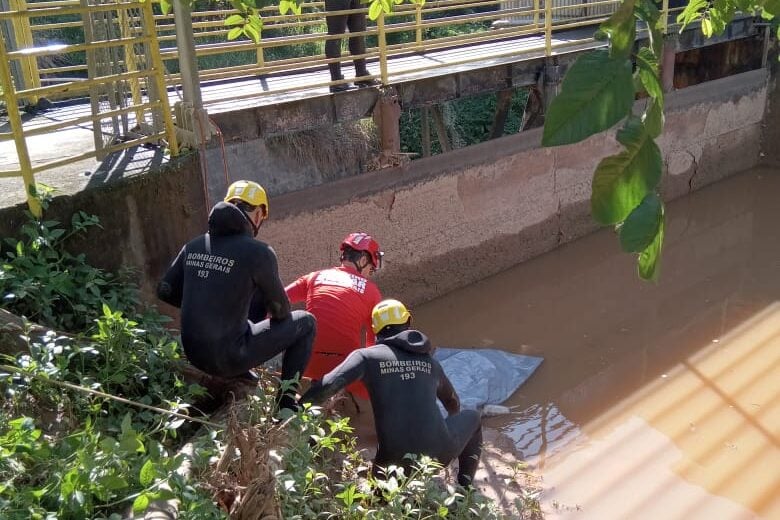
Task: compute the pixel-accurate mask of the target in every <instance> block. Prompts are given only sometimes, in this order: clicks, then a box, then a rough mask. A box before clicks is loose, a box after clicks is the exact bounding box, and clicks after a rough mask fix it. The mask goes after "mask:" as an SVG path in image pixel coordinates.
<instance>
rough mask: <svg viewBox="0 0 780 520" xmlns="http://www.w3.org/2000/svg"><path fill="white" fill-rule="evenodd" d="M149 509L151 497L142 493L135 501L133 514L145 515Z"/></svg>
mask: <svg viewBox="0 0 780 520" xmlns="http://www.w3.org/2000/svg"><path fill="white" fill-rule="evenodd" d="M147 507H149V496H148V495H147V494H146V493H141V494H140V495H138V497H137V498H136V499H135V500H134V501H133V513H135V514H139V513H143V512H144V511H146V508H147Z"/></svg>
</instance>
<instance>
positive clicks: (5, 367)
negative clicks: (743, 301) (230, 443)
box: [0, 365, 225, 429]
mask: <svg viewBox="0 0 780 520" xmlns="http://www.w3.org/2000/svg"><path fill="white" fill-rule="evenodd" d="M0 370H7V371H8V372H13V373H15V374H20V375H24V376H28V377H32V378H34V379H37V380H39V381H44V382H47V383H51V384H53V385H57V386H62V387H65V388H69V389H71V390H77V391H79V392H84V393H87V394H93V395H96V396H98V397H105V398H106V399H113V400H114V401H118V402H120V403H124V404H129V405H131V406H137V407H138V408H145V409H147V410H151V411H153V412H157V413H163V414H166V415H172V416H174V417H178V418H180V419H184V420H187V421H192V422H196V423H200V424H204V425H206V426H211V427H212V428H219V429H224V428H225V425H224V424H217V423H213V422H209V421H205V420H203V419H198V418H197V417H190V416H189V415H184V414H181V413H178V412H172V411H170V410H163V409H162V408H157V407H156V406H150V405H148V404H143V403H138V402H136V401H131V400H130V399H125V398H124V397H119V396H116V395H111V394H107V393H105V392H101V391H99V390H92V389H91V388H85V387H83V386H79V385H74V384H72V383H66V382H64V381H56V380H54V379H49V378H47V377H43V376H40V375H38V374H30V373H29V372H25V371H24V370H22V369H20V368H17V367H14V366H11V365H0Z"/></svg>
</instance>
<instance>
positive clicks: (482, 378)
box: [433, 348, 543, 410]
mask: <svg viewBox="0 0 780 520" xmlns="http://www.w3.org/2000/svg"><path fill="white" fill-rule="evenodd" d="M433 357H434V358H435V359H436V360H437V361H438V362H439V363H441V366H442V368H443V369H444V373H445V374H447V377H448V378H449V380H450V381H451V382H452V386H454V387H455V391H456V392H457V393H458V397H459V398H460V405H461V408H464V409H471V410H481V409H482V407H483V406H485V405H490V404H501V403H503V402H504V401H506V400H507V399H508V398H509V396H511V395H512V394H513V393H514V392H515V390H517V389H518V388H519V387H520V385H522V384H523V383H524V382H525V381H526V380H527V379H528V378H529V377H531V374H533V373H534V371H535V370H536V369H537V368H538V367H539V365H541V364H542V360H543V358H540V357H535V356H524V355H521V354H512V353H510V352H504V351H502V350H495V349H484V348H478V349H460V348H437V349H436V351H435V352H434V354H433Z"/></svg>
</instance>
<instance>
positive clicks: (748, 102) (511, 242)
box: [0, 70, 769, 304]
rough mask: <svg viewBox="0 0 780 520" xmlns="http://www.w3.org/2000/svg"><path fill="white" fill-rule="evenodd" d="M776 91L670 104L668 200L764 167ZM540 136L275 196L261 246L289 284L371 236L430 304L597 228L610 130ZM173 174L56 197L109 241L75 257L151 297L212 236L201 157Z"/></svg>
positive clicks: (711, 88)
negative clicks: (569, 140) (556, 138)
mask: <svg viewBox="0 0 780 520" xmlns="http://www.w3.org/2000/svg"><path fill="white" fill-rule="evenodd" d="M768 84H769V82H768V74H767V72H766V71H764V70H759V71H754V72H750V73H746V74H741V75H739V76H733V77H730V78H726V79H723V80H718V81H714V82H710V83H706V84H701V85H697V86H695V87H690V88H688V89H685V90H683V91H679V92H676V93H673V94H671V95H670V96H669V97H668V99H667V126H666V130H665V133H664V135H663V136H662V137H661V138H660V139H659V144H660V146H661V148H662V150H663V157H664V161H665V165H666V167H665V172H664V178H663V193H664V196H665V197H666V198H667V199H671V198H675V197H678V196H680V195H683V194H685V193H687V192H688V191H689V190H691V189H697V188H699V187H701V186H703V185H705V184H707V183H710V182H713V181H715V180H717V179H719V178H722V177H725V176H726V175H730V174H732V173H735V172H737V171H740V170H743V169H745V168H750V167H752V166H754V165H755V164H756V163H757V162H758V160H759V142H760V141H759V136H760V133H761V124H762V118H763V116H764V112H765V110H766V105H767V90H768ZM642 103H644V101H639V102H638V103H637V107H636V108H637V109H640V108H641V106H642ZM540 139H541V129H535V130H531V131H528V132H524V133H522V134H518V135H513V136H507V137H503V138H501V139H497V140H493V141H489V142H486V143H482V144H480V145H476V146H472V147H469V148H464V149H460V150H456V151H453V152H451V153H448V154H444V155H440V156H436V157H431V158H427V159H421V160H418V161H414V162H412V163H409V164H407V165H405V166H404V167H401V168H396V169H388V170H382V171H378V172H372V173H368V174H364V175H360V176H357V177H350V178H343V179H338V180H333V181H330V182H325V183H324V184H322V185H320V186H316V187H312V188H307V189H304V190H299V191H296V192H292V193H287V194H284V195H280V196H276V197H272V199H271V219H270V220H269V221H268V222H267V224H266V225H264V227H263V228H262V230H261V238H262V239H263V240H265V241H267V242H269V243H270V244H271V245H272V246H273V247H274V248H275V249H276V251H277V253H278V255H279V258H280V271H281V275H282V278H283V280H284V281H285V282H289V281H291V280H293V279H294V278H295V277H297V276H299V275H300V274H303V273H305V272H308V271H310V270H313V269H317V268H321V267H322V266H325V265H330V264H333V263H335V262H336V260H337V244H338V242H339V240H340V239H341V238H342V237H343V236H344V235H345V234H347V233H348V232H350V231H354V230H357V229H362V230H367V231H369V232H371V233H372V234H374V235H375V236H376V237H377V238H378V240H379V241H380V243H381V244H382V246H383V248H384V249H385V251H386V252H387V256H386V259H387V262H386V268H385V269H384V270H383V272H381V273H380V275H379V277H378V281H379V283H380V286H381V288H382V289H383V291H384V293H385V294H387V295H393V296H396V297H399V298H402V299H404V300H406V301H407V302H409V303H410V304H415V303H419V302H421V301H424V300H427V299H430V298H434V297H436V296H439V295H441V294H443V293H446V292H448V291H450V290H453V289H455V288H458V287H462V286H464V285H467V284H470V283H473V282H474V281H477V280H479V279H482V278H485V277H487V276H490V275H491V274H494V273H497V272H499V271H501V270H504V269H506V268H508V267H510V266H512V265H515V264H517V263H519V262H521V261H523V260H525V259H527V258H530V257H532V256H536V255H538V254H541V253H543V252H545V251H548V250H550V249H552V248H554V247H556V246H558V245H560V244H563V243H565V242H568V241H570V240H573V239H574V238H577V237H579V236H582V235H583V234H585V233H588V232H590V231H592V230H593V229H595V227H596V226H595V224H594V223H593V222H592V220H591V218H590V216H589V197H590V184H591V178H592V174H593V171H594V169H595V166H596V164H597V163H598V161H599V160H600V159H601V158H602V157H603V156H605V155H607V154H610V153H613V152H615V151H617V150H618V146H617V145H616V143H615V141H614V131H611V132H606V133H604V134H602V135H598V136H593V137H591V138H590V139H588V140H586V141H584V142H582V143H578V144H575V145H570V146H565V147H558V148H552V149H544V148H541V147H540V145H539V143H540ZM176 167H177V168H178V169H176V170H174V171H167V172H158V173H155V174H152V175H149V176H143V177H138V178H136V179H130V180H128V181H126V182H124V183H119V184H116V185H114V186H113V187H110V188H108V189H96V190H89V191H86V192H82V193H80V194H78V195H76V196H74V197H71V198H61V199H57V200H55V202H54V204H53V205H52V208H51V210H50V212H49V216H50V218H58V217H59V218H68V215H69V214H70V212H72V211H73V210H74V209H75V208H83V209H87V210H89V211H90V212H93V213H96V214H97V215H98V216H100V218H101V221H102V223H103V226H104V230H102V231H99V230H94V231H93V232H92V233H91V234H90V237H89V239H88V240H87V241H85V242H83V243H81V244H74V247H78V248H79V249H83V250H85V251H87V252H89V255H90V257H91V258H92V259H93V261H96V262H97V263H98V264H99V265H102V266H105V267H108V268H116V267H119V266H120V265H133V266H136V267H139V268H140V269H142V270H143V272H144V274H145V275H146V278H145V280H146V283H145V288H146V289H147V290H148V289H149V288H151V287H152V284H153V282H154V280H156V279H157V278H158V277H159V276H160V274H161V272H162V271H163V269H164V268H165V266H166V265H167V263H168V262H169V261H170V259H171V258H172V257H173V256H174V255H175V254H176V252H177V251H178V250H179V248H180V247H181V245H182V244H183V243H184V242H185V241H186V240H188V239H189V238H191V237H192V236H193V235H195V234H196V233H199V232H202V231H203V230H204V224H205V207H206V204H205V202H204V196H203V188H202V184H203V183H202V179H201V176H200V167H199V164H198V162H197V156H193V157H192V158H191V159H189V160H183V161H179V162H178V163H177V164H176ZM210 175H214V176H215V177H219V175H217V173H213V172H212V173H210ZM233 178H236V177H235V176H234V177H233ZM212 202H213V199H212ZM20 213H21V211H20V210H19V209H18V208H17V210H16V213H15V214H14V213H13V212H6V213H5V214H4V215H3V218H2V219H0V230H1V231H2V235H4V236H7V235H8V234H10V233H11V232H12V230H14V229H15V228H16V227H17V226H18V224H19V214H20ZM106 244H111V245H112V248H111V249H107V248H106V247H105V245H106ZM616 247H617V246H616Z"/></svg>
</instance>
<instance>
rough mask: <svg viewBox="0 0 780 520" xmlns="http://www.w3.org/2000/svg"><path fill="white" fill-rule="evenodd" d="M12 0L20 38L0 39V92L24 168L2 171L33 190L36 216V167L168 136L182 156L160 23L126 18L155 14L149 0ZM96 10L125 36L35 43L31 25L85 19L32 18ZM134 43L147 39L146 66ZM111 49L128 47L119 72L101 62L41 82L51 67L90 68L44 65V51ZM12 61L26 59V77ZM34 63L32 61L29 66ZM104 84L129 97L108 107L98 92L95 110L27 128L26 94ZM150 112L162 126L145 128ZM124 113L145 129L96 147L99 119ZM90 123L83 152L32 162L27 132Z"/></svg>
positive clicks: (34, 96) (95, 88) (1, 17)
mask: <svg viewBox="0 0 780 520" xmlns="http://www.w3.org/2000/svg"><path fill="white" fill-rule="evenodd" d="M13 1H14V4H13V9H12V10H10V11H4V12H0V21H11V22H12V23H13V29H14V34H15V35H16V37H17V39H16V41H14V42H12V44H13V48H12V49H13V50H8V49H7V48H6V44H5V40H4V39H3V38H0V94H1V96H2V99H4V100H5V102H6V108H7V111H8V121H9V125H10V127H11V132H10V133H0V141H7V140H10V139H13V141H14V145H15V148H16V154H17V159H18V164H19V168H18V169H17V170H11V171H0V178H6V177H21V178H22V181H23V182H24V186H25V192H26V194H27V202H28V205H29V207H30V210H31V211H32V212H33V214H35V215H37V216H40V214H41V206H40V204H39V202H38V200H37V199H36V198H35V196H34V191H35V189H34V187H35V175H36V174H37V173H40V172H43V171H46V170H52V169H55V168H59V167H61V166H64V165H67V164H73V163H75V162H78V161H81V160H84V159H88V158H98V159H99V158H101V157H104V156H106V155H108V154H110V153H113V152H116V151H120V150H124V149H127V148H132V147H136V146H141V145H144V144H147V143H152V142H160V141H166V142H167V144H168V147H169V150H170V153H171V155H173V156H175V155H178V153H179V150H178V142H177V137H176V131H175V127H174V125H173V117H172V113H171V109H170V106H169V104H168V96H167V92H166V86H165V82H164V79H163V71H164V66H163V62H162V59H161V57H160V49H159V45H158V42H157V34H156V30H155V28H154V26H153V25H154V23H153V22H152V23H149V24H146V25H142V26H141V27H139V28H138V30H132V29H131V28H129V27H127V26H125V25H123V24H126V23H130V22H128V20H131V19H132V20H135V21H136V22H139V21H141V20H150V21H152V20H153V12H152V7H151V4H150V3H149V2H143V1H130V2H127V1H122V2H117V3H113V4H101V5H95V6H86V5H81V3H80V2H79V1H73V0H67V1H58V2H42V3H37V4H36V3H31V4H29V5H26V4H25V2H24V0H13ZM131 10H132V11H137V12H141V13H143V14H142V15H138V16H128V15H127V13H129V12H130V11H131ZM95 13H101V16H103V15H110V16H111V21H110V22H109V24H110V25H109V27H112V28H113V30H116V31H118V34H120V36H119V37H115V38H112V39H105V40H93V41H89V39H88V38H86V37H85V41H84V43H76V44H70V45H46V46H36V45H35V44H34V41H33V37H32V29H33V28H36V29H37V28H44V29H47V30H48V29H51V28H59V27H63V26H64V25H65V24H67V25H68V26H70V27H72V26H75V25H73V24H78V25H81V26H83V25H84V23H85V22H83V21H82V22H72V21H68V22H62V21H61V20H58V21H55V22H54V23H50V24H37V25H36V24H32V25H31V24H30V19H31V18H35V17H39V16H54V17H55V18H56V17H57V16H60V15H67V16H77V15H79V16H91V15H93V14H95ZM112 13H113V14H112ZM90 34H91V33H90ZM109 38H110V37H109ZM136 46H142V47H144V48H145V49H147V50H148V52H147V53H146V54H148V57H147V58H148V61H147V62H146V63H144V65H143V66H141V67H140V68H139V61H138V60H137V59H136V58H137V56H136V55H135V54H136V51H135V48H136ZM108 49H118V50H121V51H124V55H125V58H124V59H123V60H116V59H114V60H113V61H111V62H110V63H111V69H112V70H116V69H117V67H121V71H120V72H114V73H112V74H108V75H106V74H105V73H103V74H102V75H101V74H99V71H98V69H95V68H94V66H93V68H92V69H91V71H92V73H91V74H90V76H91V77H90V78H84V79H78V80H74V79H70V80H67V81H64V82H62V83H58V84H55V85H50V86H40V85H41V76H42V75H46V76H50V75H51V74H57V73H62V72H81V71H83V70H85V69H86V66H83V65H82V66H78V65H76V66H74V65H68V66H59V67H52V68H48V69H45V68H44V69H38V68H37V63H36V61H37V59H38V58H40V57H44V56H51V55H62V54H67V53H74V52H83V53H86V54H87V55H90V54H91V53H95V52H98V51H105V50H108ZM109 59H110V58H109ZM14 61H17V62H19V63H21V64H22V76H23V77H21V78H13V77H12V75H11V63H13V62H14ZM31 64H32V65H33V66H30V65H31ZM59 79H62V78H47V79H46V81H47V82H51V81H56V80H59ZM142 81H143V82H144V83H143V86H142V83H141V82H142ZM120 84H121V85H125V86H126V90H111V89H112V88H114V87H115V86H116V85H120ZM100 89H108V90H103V91H102V92H109V97H113V96H114V95H115V94H118V93H120V92H121V93H123V94H122V96H123V97H124V100H123V101H122V102H121V103H119V101H118V100H116V99H115V100H113V101H112V102H111V103H112V104H111V106H112V108H111V109H110V110H101V107H100V101H99V99H100V98H98V97H94V98H93V104H92V112H91V113H89V114H88V115H84V114H83V113H82V114H77V115H75V116H70V117H69V116H67V115H65V116H63V117H62V119H61V120H60V121H57V122H54V123H51V124H44V125H38V126H34V127H31V128H25V125H24V123H23V120H22V117H21V113H20V106H19V104H20V103H21V102H22V101H23V100H29V101H30V102H32V103H36V102H37V101H38V99H39V98H42V97H44V96H56V95H58V94H67V95H72V94H74V93H77V94H84V93H90V95H91V96H92V95H93V94H95V93H98V94H95V95H96V96H97V95H100V94H99V92H101V90H100ZM153 91H154V93H155V95H154V96H153V95H152V92H153ZM103 99H105V98H103ZM117 104H119V105H120V106H119V107H118V108H117V107H116V105H117ZM147 114H148V115H150V116H151V117H152V120H153V121H154V120H155V118H156V117H157V115H159V116H160V118H161V125H159V126H157V128H152V129H148V128H146V127H148V126H149V125H146V116H147ZM119 117H122V118H123V120H124V121H125V122H128V123H129V121H130V119H129V118H130V117H135V123H136V125H138V126H139V128H140V126H141V125H142V124H143V125H145V126H144V128H142V131H143V132H144V134H145V135H141V134H138V133H136V132H135V130H132V131H129V132H127V133H126V134H125V136H124V137H125V138H126V137H128V136H129V137H131V138H130V139H123V140H122V142H119V143H110V144H105V142H104V141H103V138H102V137H100V144H101V145H104V146H98V133H99V131H101V127H100V124H101V122H102V121H104V120H106V119H108V120H109V121H111V120H113V121H116V118H119ZM89 123H91V124H92V126H93V132H94V133H95V136H96V137H95V139H96V146H95V148H94V149H93V150H86V151H83V152H82V153H79V154H77V155H72V156H66V157H60V158H57V159H56V160H53V161H48V162H44V163H38V164H34V163H33V161H32V159H31V155H30V150H29V149H28V146H27V141H26V140H27V138H28V137H32V136H36V135H47V134H50V133H52V132H56V131H59V130H63V129H67V128H76V127H78V126H80V125H84V124H89ZM115 124H116V123H115Z"/></svg>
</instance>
